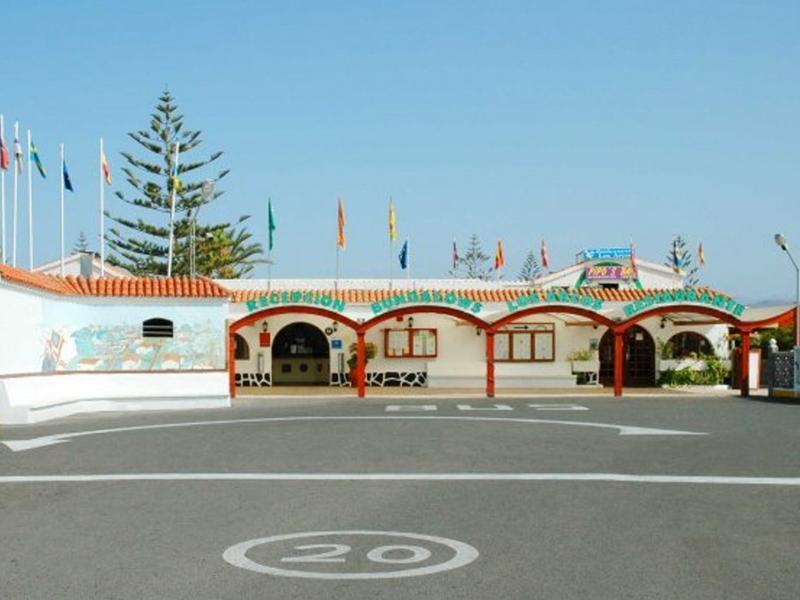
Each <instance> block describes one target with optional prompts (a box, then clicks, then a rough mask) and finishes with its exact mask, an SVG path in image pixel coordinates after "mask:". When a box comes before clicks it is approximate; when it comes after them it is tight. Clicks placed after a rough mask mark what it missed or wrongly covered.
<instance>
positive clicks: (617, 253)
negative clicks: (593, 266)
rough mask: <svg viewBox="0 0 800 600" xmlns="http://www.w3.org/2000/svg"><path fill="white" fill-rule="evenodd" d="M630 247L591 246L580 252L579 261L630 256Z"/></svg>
mask: <svg viewBox="0 0 800 600" xmlns="http://www.w3.org/2000/svg"><path fill="white" fill-rule="evenodd" d="M630 257H631V249H630V248H589V249H587V250H583V251H582V252H579V253H578V262H581V261H584V260H602V259H608V258H630Z"/></svg>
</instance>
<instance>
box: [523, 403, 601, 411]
mask: <svg viewBox="0 0 800 600" xmlns="http://www.w3.org/2000/svg"><path fill="white" fill-rule="evenodd" d="M528 408H535V409H536V410H589V409H588V408H587V407H585V406H581V405H580V404H528Z"/></svg>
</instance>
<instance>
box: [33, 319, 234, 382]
mask: <svg viewBox="0 0 800 600" xmlns="http://www.w3.org/2000/svg"><path fill="white" fill-rule="evenodd" d="M42 341H43V348H44V352H43V357H42V371H43V372H53V371H160V370H177V369H180V370H191V369H224V368H225V347H224V335H223V332H222V331H221V328H220V325H219V324H216V325H215V324H214V323H213V322H212V321H211V320H208V321H203V322H194V323H182V324H177V323H176V325H175V329H174V335H173V337H172V338H144V337H142V328H141V324H140V323H139V324H136V325H132V324H117V325H108V324H93V325H85V326H82V327H76V326H62V327H58V328H52V329H46V330H45V332H44V339H43V340H42Z"/></svg>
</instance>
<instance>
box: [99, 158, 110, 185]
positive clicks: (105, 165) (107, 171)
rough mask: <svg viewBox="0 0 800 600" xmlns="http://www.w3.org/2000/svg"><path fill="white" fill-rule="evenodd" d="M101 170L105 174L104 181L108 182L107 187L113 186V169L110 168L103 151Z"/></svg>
mask: <svg viewBox="0 0 800 600" xmlns="http://www.w3.org/2000/svg"><path fill="white" fill-rule="evenodd" d="M100 170H101V171H102V172H103V180H104V181H105V182H106V185H111V167H109V166H108V160H106V153H105V151H101V153H100Z"/></svg>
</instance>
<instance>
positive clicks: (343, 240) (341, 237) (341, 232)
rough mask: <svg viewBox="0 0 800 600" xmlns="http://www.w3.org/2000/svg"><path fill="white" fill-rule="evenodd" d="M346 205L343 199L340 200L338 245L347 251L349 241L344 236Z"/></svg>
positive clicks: (337, 232)
mask: <svg viewBox="0 0 800 600" xmlns="http://www.w3.org/2000/svg"><path fill="white" fill-rule="evenodd" d="M344 226H345V221H344V203H343V202H342V199H341V198H339V210H338V222H337V230H336V245H337V246H339V248H341V249H342V250H344V249H345V246H346V245H347V239H346V238H345V236H344Z"/></svg>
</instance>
